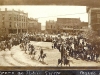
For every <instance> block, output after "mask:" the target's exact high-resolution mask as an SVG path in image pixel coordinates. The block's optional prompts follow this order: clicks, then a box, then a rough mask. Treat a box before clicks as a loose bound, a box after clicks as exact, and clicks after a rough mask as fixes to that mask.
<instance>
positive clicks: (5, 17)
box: [0, 8, 28, 34]
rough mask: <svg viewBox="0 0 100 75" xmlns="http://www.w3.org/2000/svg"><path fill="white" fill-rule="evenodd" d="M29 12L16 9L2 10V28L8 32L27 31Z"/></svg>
mask: <svg viewBox="0 0 100 75" xmlns="http://www.w3.org/2000/svg"><path fill="white" fill-rule="evenodd" d="M27 22H28V13H24V12H23V11H20V10H18V11H16V10H14V9H13V10H7V8H5V11H1V10H0V28H1V29H0V30H1V32H5V34H8V33H22V32H27Z"/></svg>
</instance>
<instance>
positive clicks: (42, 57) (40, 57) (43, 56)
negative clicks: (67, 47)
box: [38, 54, 47, 61]
mask: <svg viewBox="0 0 100 75" xmlns="http://www.w3.org/2000/svg"><path fill="white" fill-rule="evenodd" d="M45 57H47V55H46V54H43V55H42V56H39V58H38V60H40V61H41V59H42V61H44V58H45Z"/></svg>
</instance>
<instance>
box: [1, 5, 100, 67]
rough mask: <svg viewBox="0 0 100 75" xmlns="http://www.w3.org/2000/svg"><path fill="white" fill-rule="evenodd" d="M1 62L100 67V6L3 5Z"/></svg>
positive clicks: (7, 64)
mask: <svg viewBox="0 0 100 75" xmlns="http://www.w3.org/2000/svg"><path fill="white" fill-rule="evenodd" d="M0 66H12V67H17V66H20V67H23V66H24V67H27V66H28V67H29V66H31V67H100V8H99V7H89V6H74V5H73V6H68V5H63V6H62V5H1V6H0Z"/></svg>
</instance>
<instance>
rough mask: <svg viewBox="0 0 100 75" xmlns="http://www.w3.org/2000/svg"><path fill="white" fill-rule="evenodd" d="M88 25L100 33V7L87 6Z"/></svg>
mask: <svg viewBox="0 0 100 75" xmlns="http://www.w3.org/2000/svg"><path fill="white" fill-rule="evenodd" d="M87 13H88V26H89V28H91V29H92V30H94V31H97V32H98V34H99V35H100V8H98V7H87Z"/></svg>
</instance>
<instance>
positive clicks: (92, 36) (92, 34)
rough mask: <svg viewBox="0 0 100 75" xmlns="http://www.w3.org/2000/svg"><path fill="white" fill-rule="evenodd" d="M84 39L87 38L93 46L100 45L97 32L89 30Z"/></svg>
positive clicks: (84, 34)
mask: <svg viewBox="0 0 100 75" xmlns="http://www.w3.org/2000/svg"><path fill="white" fill-rule="evenodd" d="M83 37H85V38H87V41H88V42H90V43H91V44H95V45H96V44H97V45H99V44H100V38H99V36H98V34H97V32H96V31H93V30H91V29H88V30H87V31H85V32H84V33H83Z"/></svg>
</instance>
